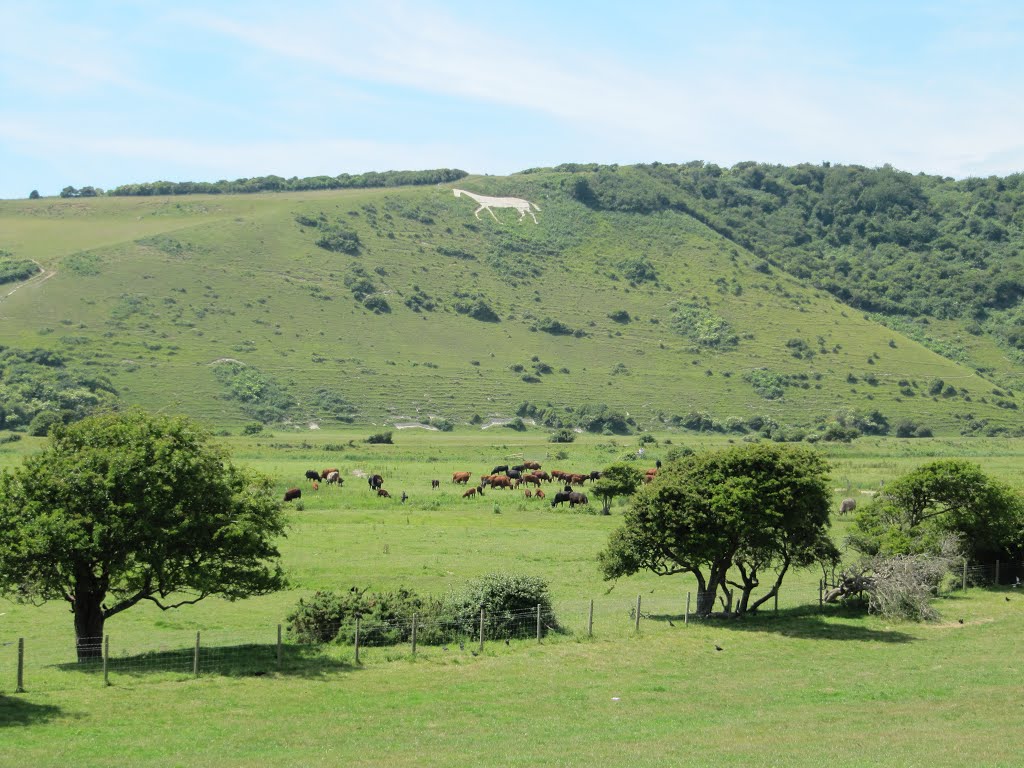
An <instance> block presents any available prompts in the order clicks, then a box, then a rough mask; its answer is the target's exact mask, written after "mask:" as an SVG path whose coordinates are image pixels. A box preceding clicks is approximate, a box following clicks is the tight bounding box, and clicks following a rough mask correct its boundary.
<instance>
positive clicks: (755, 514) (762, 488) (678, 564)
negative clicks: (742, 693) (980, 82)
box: [599, 445, 838, 615]
mask: <svg viewBox="0 0 1024 768" xmlns="http://www.w3.org/2000/svg"><path fill="white" fill-rule="evenodd" d="M827 469H828V466H827V464H826V462H825V461H824V459H822V458H821V457H820V456H819V455H818V454H817V453H815V452H814V451H812V450H810V449H807V448H783V447H781V446H774V445H754V446H735V447H730V448H727V449H724V450H718V451H711V452H708V453H703V454H694V455H692V456H687V457H684V458H682V459H681V460H680V461H677V462H673V463H670V464H666V465H665V466H664V467H662V469H661V471H660V472H659V473H658V477H657V478H656V479H655V481H654V482H652V483H651V484H650V485H647V486H645V487H643V488H641V489H640V490H639V491H638V492H637V493H636V495H635V496H634V497H633V502H632V505H631V506H630V508H629V510H628V511H627V512H626V516H625V522H624V524H623V526H622V527H621V528H619V530H617V531H615V532H614V533H613V534H612V536H611V538H610V540H609V542H608V546H607V548H606V549H605V550H603V551H602V552H601V553H600V555H599V562H600V566H601V569H602V571H603V573H604V577H605V578H606V579H614V578H618V577H619V576H627V575H630V574H633V573H637V572H638V571H641V570H649V571H652V572H654V573H656V574H658V575H659V576H667V575H671V574H675V573H691V574H693V576H694V577H695V578H696V579H697V584H698V587H699V591H698V596H697V612H698V613H699V614H702V615H706V614H708V613H710V612H711V610H712V608H713V607H714V604H715V600H716V598H717V596H718V590H719V589H722V590H723V591H724V593H725V597H726V598H727V599H728V605H729V606H731V604H732V598H733V593H732V591H731V590H730V587H734V588H736V589H738V590H739V591H740V592H739V595H738V599H737V602H736V610H737V612H739V613H744V612H746V611H753V610H756V609H757V607H758V606H759V605H761V604H762V603H763V602H765V601H766V600H768V599H770V598H771V597H773V596H774V595H776V594H778V591H779V587H780V586H781V584H782V580H783V578H784V576H785V575H786V572H787V571H788V570H789V568H790V567H791V566H792V567H806V566H810V565H812V564H814V563H815V562H823V561H834V560H835V559H836V558H837V557H838V552H837V551H836V549H835V547H834V545H833V544H832V543H831V541H830V540H829V538H828V525H829V506H830V501H831V489H830V488H829V485H828V476H827V474H826V472H827ZM769 569H775V570H776V572H777V577H776V579H775V582H774V584H772V586H771V588H770V589H769V590H768V592H766V593H765V594H764V595H763V596H761V597H760V598H758V599H756V600H752V593H753V591H754V589H756V588H757V587H758V586H759V584H760V581H759V575H760V573H761V572H763V571H765V570H769ZM730 572H733V573H735V574H736V575H734V576H732V577H730ZM737 579H738V580H737Z"/></svg>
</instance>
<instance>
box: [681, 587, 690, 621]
mask: <svg viewBox="0 0 1024 768" xmlns="http://www.w3.org/2000/svg"><path fill="white" fill-rule="evenodd" d="M689 623H690V593H689V592H687V593H686V613H684V614H683V626H684V627H685V626H686V625H687V624H689Z"/></svg>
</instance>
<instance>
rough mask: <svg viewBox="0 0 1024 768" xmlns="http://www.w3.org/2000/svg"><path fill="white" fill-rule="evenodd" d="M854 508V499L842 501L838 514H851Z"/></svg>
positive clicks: (855, 505)
mask: <svg viewBox="0 0 1024 768" xmlns="http://www.w3.org/2000/svg"><path fill="white" fill-rule="evenodd" d="M856 508H857V500H856V499H843V502H842V503H841V504H840V505H839V514H840V515H845V514H846V513H847V512H853V511H854V510H855V509H856Z"/></svg>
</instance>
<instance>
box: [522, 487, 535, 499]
mask: <svg viewBox="0 0 1024 768" xmlns="http://www.w3.org/2000/svg"><path fill="white" fill-rule="evenodd" d="M523 493H524V494H526V498H528V499H529V498H530V497H532V496H533V494H532V493H530V489H529V488H527V489H526V490H525V491H523Z"/></svg>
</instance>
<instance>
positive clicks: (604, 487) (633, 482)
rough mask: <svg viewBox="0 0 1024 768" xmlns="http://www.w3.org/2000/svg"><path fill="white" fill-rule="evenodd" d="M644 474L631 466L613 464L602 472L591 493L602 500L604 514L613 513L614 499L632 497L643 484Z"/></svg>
mask: <svg viewBox="0 0 1024 768" xmlns="http://www.w3.org/2000/svg"><path fill="white" fill-rule="evenodd" d="M643 479H644V473H643V472H641V471H640V470H639V469H637V468H636V467H634V466H632V465H631V464H625V463H621V462H620V463H618V464H612V465H611V466H609V467H607V468H605V469H604V470H602V472H601V477H600V478H598V480H597V481H596V482H595V483H594V486H593V488H592V490H591V493H592V494H594V495H595V496H597V497H598V498H600V499H601V503H602V505H603V506H602V508H601V512H602V514H605V515H607V514H609V513H610V512H611V505H612V499H614V498H615V497H616V496H630V495H631V494H633V493H635V492H636V489H637V488H639V487H640V483H642V482H643Z"/></svg>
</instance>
